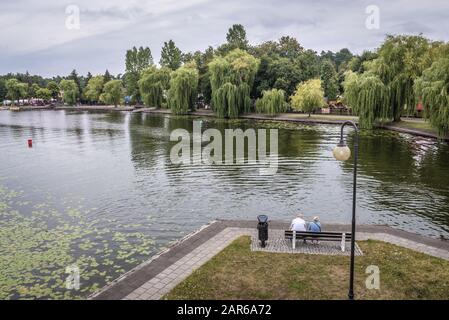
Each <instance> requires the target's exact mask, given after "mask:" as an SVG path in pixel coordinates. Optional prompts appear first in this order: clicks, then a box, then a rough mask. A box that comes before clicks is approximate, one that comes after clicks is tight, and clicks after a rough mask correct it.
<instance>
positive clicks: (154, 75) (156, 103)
mask: <svg viewBox="0 0 449 320" xmlns="http://www.w3.org/2000/svg"><path fill="white" fill-rule="evenodd" d="M170 72H171V70H170V69H168V68H160V69H158V68H157V67H155V66H150V67H149V68H147V69H146V70H145V71H143V73H142V77H141V79H140V80H139V82H138V85H139V90H140V94H141V96H142V98H143V102H144V104H145V105H147V106H149V107H156V108H161V107H162V106H163V103H164V96H165V93H166V91H167V90H168V88H169V83H170Z"/></svg>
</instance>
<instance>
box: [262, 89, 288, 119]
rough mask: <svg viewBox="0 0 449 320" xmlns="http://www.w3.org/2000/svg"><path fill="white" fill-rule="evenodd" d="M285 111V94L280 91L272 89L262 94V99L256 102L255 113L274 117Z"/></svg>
mask: <svg viewBox="0 0 449 320" xmlns="http://www.w3.org/2000/svg"><path fill="white" fill-rule="evenodd" d="M285 111H287V103H286V102H285V93H284V90H282V89H272V90H266V91H263V92H262V98H260V99H257V101H256V112H258V113H265V114H269V115H276V114H278V113H281V112H285Z"/></svg>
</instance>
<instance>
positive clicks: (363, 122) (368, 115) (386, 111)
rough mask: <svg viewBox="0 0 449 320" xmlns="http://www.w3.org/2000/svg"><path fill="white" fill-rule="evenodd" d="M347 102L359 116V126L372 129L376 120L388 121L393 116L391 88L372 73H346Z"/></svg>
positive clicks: (344, 84)
mask: <svg viewBox="0 0 449 320" xmlns="http://www.w3.org/2000/svg"><path fill="white" fill-rule="evenodd" d="M343 86H344V89H345V102H346V103H347V104H348V105H350V106H351V107H352V108H353V111H354V112H355V113H356V114H357V115H358V116H359V126H360V127H361V128H363V129H371V128H373V126H374V123H375V122H376V121H388V120H389V119H390V117H391V109H390V107H389V99H390V96H389V89H388V88H387V87H386V86H385V85H384V83H383V82H382V81H381V80H380V78H379V77H378V76H376V75H374V74H372V73H369V72H368V73H363V74H360V75H359V74H356V73H354V72H352V71H349V72H347V73H346V78H345V82H344V83H343Z"/></svg>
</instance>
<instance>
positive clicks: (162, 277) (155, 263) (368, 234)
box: [91, 220, 449, 300]
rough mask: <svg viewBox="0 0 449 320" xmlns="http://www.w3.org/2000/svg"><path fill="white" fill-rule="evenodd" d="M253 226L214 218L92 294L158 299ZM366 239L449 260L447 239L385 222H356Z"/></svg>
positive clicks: (276, 225) (281, 226)
mask: <svg viewBox="0 0 449 320" xmlns="http://www.w3.org/2000/svg"><path fill="white" fill-rule="evenodd" d="M255 227H256V223H255V222H254V221H241V220H223V221H214V222H213V223H211V224H210V225H208V226H205V227H203V228H202V229H200V230H199V231H197V232H195V233H193V234H191V235H189V236H187V237H185V238H184V239H182V240H181V241H179V242H178V243H177V244H175V245H174V246H172V247H171V248H169V249H167V250H166V251H164V252H162V253H160V254H159V255H157V256H154V257H153V258H151V259H150V260H148V261H147V262H145V263H143V264H141V265H140V266H138V267H136V268H134V269H133V270H131V271H129V272H127V273H126V274H124V275H123V276H122V277H120V278H119V279H117V280H115V281H113V282H112V283H111V284H110V285H108V286H106V287H105V288H103V289H102V290H100V291H99V292H97V293H95V294H94V295H92V296H91V298H92V299H100V300H108V299H114V300H118V299H136V300H156V299H160V298H161V297H163V296H164V295H165V294H167V293H168V292H170V291H171V290H172V289H173V288H174V287H175V286H176V285H178V284H179V283H180V282H182V281H183V280H184V279H185V278H187V277H188V276H189V275H190V274H191V273H192V272H193V271H194V270H196V269H198V268H199V267H200V266H201V265H203V264H204V263H205V262H207V261H208V260H209V259H210V258H212V257H213V256H214V255H216V254H217V253H219V252H220V251H221V250H223V249H224V248H225V247H226V246H228V245H229V244H230V243H231V242H232V241H233V240H235V239H236V238H238V237H240V236H242V235H248V236H254V232H255ZM287 227H288V223H286V222H279V221H270V231H271V232H279V231H280V230H285V229H286V228H287ZM276 230H277V231H276ZM349 230H350V226H349V225H327V226H326V231H344V232H349ZM368 239H373V240H380V241H385V242H389V243H392V244H396V245H399V246H403V247H406V248H409V249H412V250H416V251H419V252H423V253H426V254H429V255H432V256H435V257H439V258H442V259H445V260H448V261H449V241H442V240H438V239H431V238H426V237H423V236H420V235H416V234H412V233H409V232H405V231H401V230H396V229H393V228H390V227H387V226H375V225H370V226H358V228H357V240H368Z"/></svg>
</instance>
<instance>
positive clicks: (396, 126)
mask: <svg viewBox="0 0 449 320" xmlns="http://www.w3.org/2000/svg"><path fill="white" fill-rule="evenodd" d="M8 109H9V108H6V107H2V108H1V109H0V110H8ZM32 110H68V111H74V110H76V111H111V112H113V111H120V112H123V111H128V112H134V113H152V114H166V115H170V114H172V112H171V110H169V109H156V108H141V107H136V106H118V107H114V106H104V105H99V106H74V107H70V106H57V107H53V106H36V107H32V106H22V107H20V110H17V111H32ZM188 115H190V116H199V117H215V114H214V112H213V111H212V110H204V109H201V110H196V111H192V112H189V114H188ZM240 118H241V119H249V120H265V121H287V122H296V123H305V124H333V125H340V124H342V123H343V122H345V121H347V120H351V121H354V122H356V123H357V122H358V117H357V116H350V115H330V114H312V115H310V116H309V115H307V114H301V113H283V114H279V115H275V116H270V115H264V114H258V113H248V114H243V115H241V116H240ZM376 127H377V128H380V129H385V130H391V131H396V132H401V133H407V134H411V135H415V136H421V137H426V138H432V139H437V140H443V141H449V136H447V137H444V138H440V137H439V136H438V133H437V131H436V130H435V129H434V128H432V127H431V126H430V124H429V122H428V121H425V120H423V119H409V118H404V119H402V121H401V122H397V123H389V124H382V125H378V126H376Z"/></svg>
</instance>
